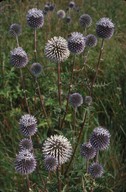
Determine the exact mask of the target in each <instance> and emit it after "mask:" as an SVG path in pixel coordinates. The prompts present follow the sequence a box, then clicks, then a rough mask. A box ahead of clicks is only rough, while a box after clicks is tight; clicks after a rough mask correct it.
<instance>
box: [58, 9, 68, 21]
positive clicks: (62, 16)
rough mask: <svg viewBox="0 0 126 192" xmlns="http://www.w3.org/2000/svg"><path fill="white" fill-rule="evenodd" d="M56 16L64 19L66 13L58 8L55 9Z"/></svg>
mask: <svg viewBox="0 0 126 192" xmlns="http://www.w3.org/2000/svg"><path fill="white" fill-rule="evenodd" d="M57 16H58V17H59V18H60V19H64V18H65V16H66V13H65V11H64V10H59V11H57Z"/></svg>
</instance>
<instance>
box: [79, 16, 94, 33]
mask: <svg viewBox="0 0 126 192" xmlns="http://www.w3.org/2000/svg"><path fill="white" fill-rule="evenodd" d="M79 22H80V25H81V26H82V27H83V28H84V29H85V28H86V27H89V26H90V25H91V24H92V18H91V16H90V15H88V14H83V15H81V16H80V18H79Z"/></svg>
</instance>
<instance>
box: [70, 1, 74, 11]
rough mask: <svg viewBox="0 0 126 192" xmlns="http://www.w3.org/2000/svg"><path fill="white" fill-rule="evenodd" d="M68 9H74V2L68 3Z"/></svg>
mask: <svg viewBox="0 0 126 192" xmlns="http://www.w3.org/2000/svg"><path fill="white" fill-rule="evenodd" d="M69 8H71V9H72V8H75V2H74V1H70V2H69Z"/></svg>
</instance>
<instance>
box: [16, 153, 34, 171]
mask: <svg viewBox="0 0 126 192" xmlns="http://www.w3.org/2000/svg"><path fill="white" fill-rule="evenodd" d="M35 168H36V160H35V157H34V156H33V154H32V153H30V152H29V151H28V150H22V151H20V152H19V154H18V155H17V156H16V160H15V170H16V172H18V173H20V174H22V175H27V174H30V173H32V172H33V171H34V170H35Z"/></svg>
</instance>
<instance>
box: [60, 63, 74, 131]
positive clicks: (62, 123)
mask: <svg viewBox="0 0 126 192" xmlns="http://www.w3.org/2000/svg"><path fill="white" fill-rule="evenodd" d="M74 67H75V61H74V62H73V67H72V71H71V78H70V83H69V88H68V94H67V101H66V109H65V113H64V116H63V119H62V122H61V129H62V127H63V125H64V121H65V118H66V115H67V112H68V105H69V95H70V91H71V88H72V82H73V76H74Z"/></svg>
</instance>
